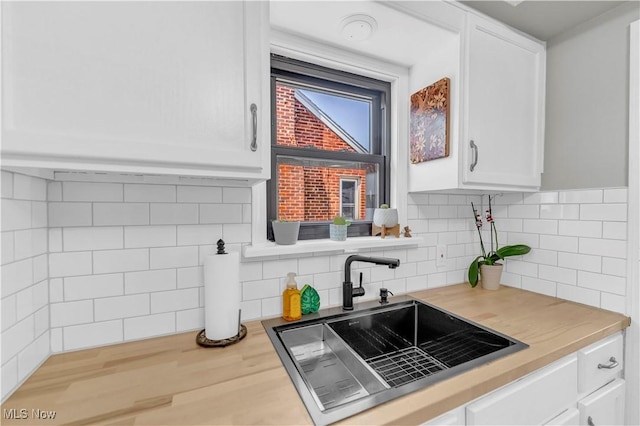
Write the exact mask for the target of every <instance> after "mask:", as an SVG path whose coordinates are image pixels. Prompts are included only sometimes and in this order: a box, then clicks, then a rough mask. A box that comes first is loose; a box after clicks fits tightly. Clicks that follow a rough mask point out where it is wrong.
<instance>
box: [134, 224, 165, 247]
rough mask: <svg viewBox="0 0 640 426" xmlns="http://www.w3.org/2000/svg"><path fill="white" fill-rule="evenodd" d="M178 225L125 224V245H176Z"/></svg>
mask: <svg viewBox="0 0 640 426" xmlns="http://www.w3.org/2000/svg"><path fill="white" fill-rule="evenodd" d="M176 241H177V238H176V226H175V225H160V226H125V227H124V247H125V248H143V247H172V246H175V245H176Z"/></svg>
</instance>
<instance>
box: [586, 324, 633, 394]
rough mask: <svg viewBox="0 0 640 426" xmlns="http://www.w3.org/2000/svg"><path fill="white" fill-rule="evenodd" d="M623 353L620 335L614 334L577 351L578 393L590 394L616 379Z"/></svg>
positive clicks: (620, 368) (620, 367) (620, 369)
mask: <svg viewBox="0 0 640 426" xmlns="http://www.w3.org/2000/svg"><path fill="white" fill-rule="evenodd" d="M623 353H624V352H623V346H622V334H616V335H615V336H611V337H609V338H607V339H604V340H602V341H600V342H597V343H594V344H593V345H591V346H588V347H586V348H584V349H582V350H581V351H579V352H578V392H579V393H581V394H584V393H591V392H593V391H594V390H596V389H598V388H599V387H601V386H603V385H605V384H606V383H607V382H610V381H611V380H613V379H614V378H616V377H617V376H618V373H620V372H621V371H622V367H623V366H622V360H623ZM612 358H614V359H615V361H613V360H612ZM616 363H617V365H616ZM598 366H600V368H598Z"/></svg>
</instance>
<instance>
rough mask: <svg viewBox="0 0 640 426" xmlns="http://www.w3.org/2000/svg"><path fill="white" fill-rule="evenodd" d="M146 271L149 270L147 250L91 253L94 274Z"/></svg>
mask: <svg viewBox="0 0 640 426" xmlns="http://www.w3.org/2000/svg"><path fill="white" fill-rule="evenodd" d="M153 250H155V249H153ZM146 269H149V250H148V249H124V250H104V251H95V252H93V273H94V274H110V273H113V272H130V271H143V270H146Z"/></svg>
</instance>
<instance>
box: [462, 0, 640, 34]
mask: <svg viewBox="0 0 640 426" xmlns="http://www.w3.org/2000/svg"><path fill="white" fill-rule="evenodd" d="M632 1H637V0H632ZM460 3H463V4H465V5H466V6H469V7H472V8H474V9H476V10H478V11H480V12H482V13H484V14H485V15H489V16H491V17H492V18H495V19H497V20H498V21H502V22H504V23H505V24H507V25H510V26H511V27H513V28H516V29H518V30H520V31H522V32H525V33H527V34H530V35H532V36H534V37H536V38H537V39H540V40H544V41H547V40H549V39H550V38H552V37H554V36H556V35H558V34H561V33H563V32H565V31H566V30H569V29H571V28H573V27H575V26H576V25H579V24H581V23H583V22H587V21H589V20H591V19H593V18H595V17H596V16H599V15H602V14H603V13H605V12H606V11H608V10H611V9H613V8H615V7H617V6H620V5H621V4H623V3H627V2H626V1H612V0H610V1H561V0H555V1H539V0H527V1H523V2H521V3H519V4H518V5H517V6H512V5H511V4H509V3H508V2H507V1H486V0H474V1H460Z"/></svg>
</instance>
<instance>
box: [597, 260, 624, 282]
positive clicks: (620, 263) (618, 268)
mask: <svg viewBox="0 0 640 426" xmlns="http://www.w3.org/2000/svg"><path fill="white" fill-rule="evenodd" d="M596 272H598V271H596ZM602 273H603V274H607V275H615V276H617V277H626V276H627V259H615V258H612V257H603V258H602Z"/></svg>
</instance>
